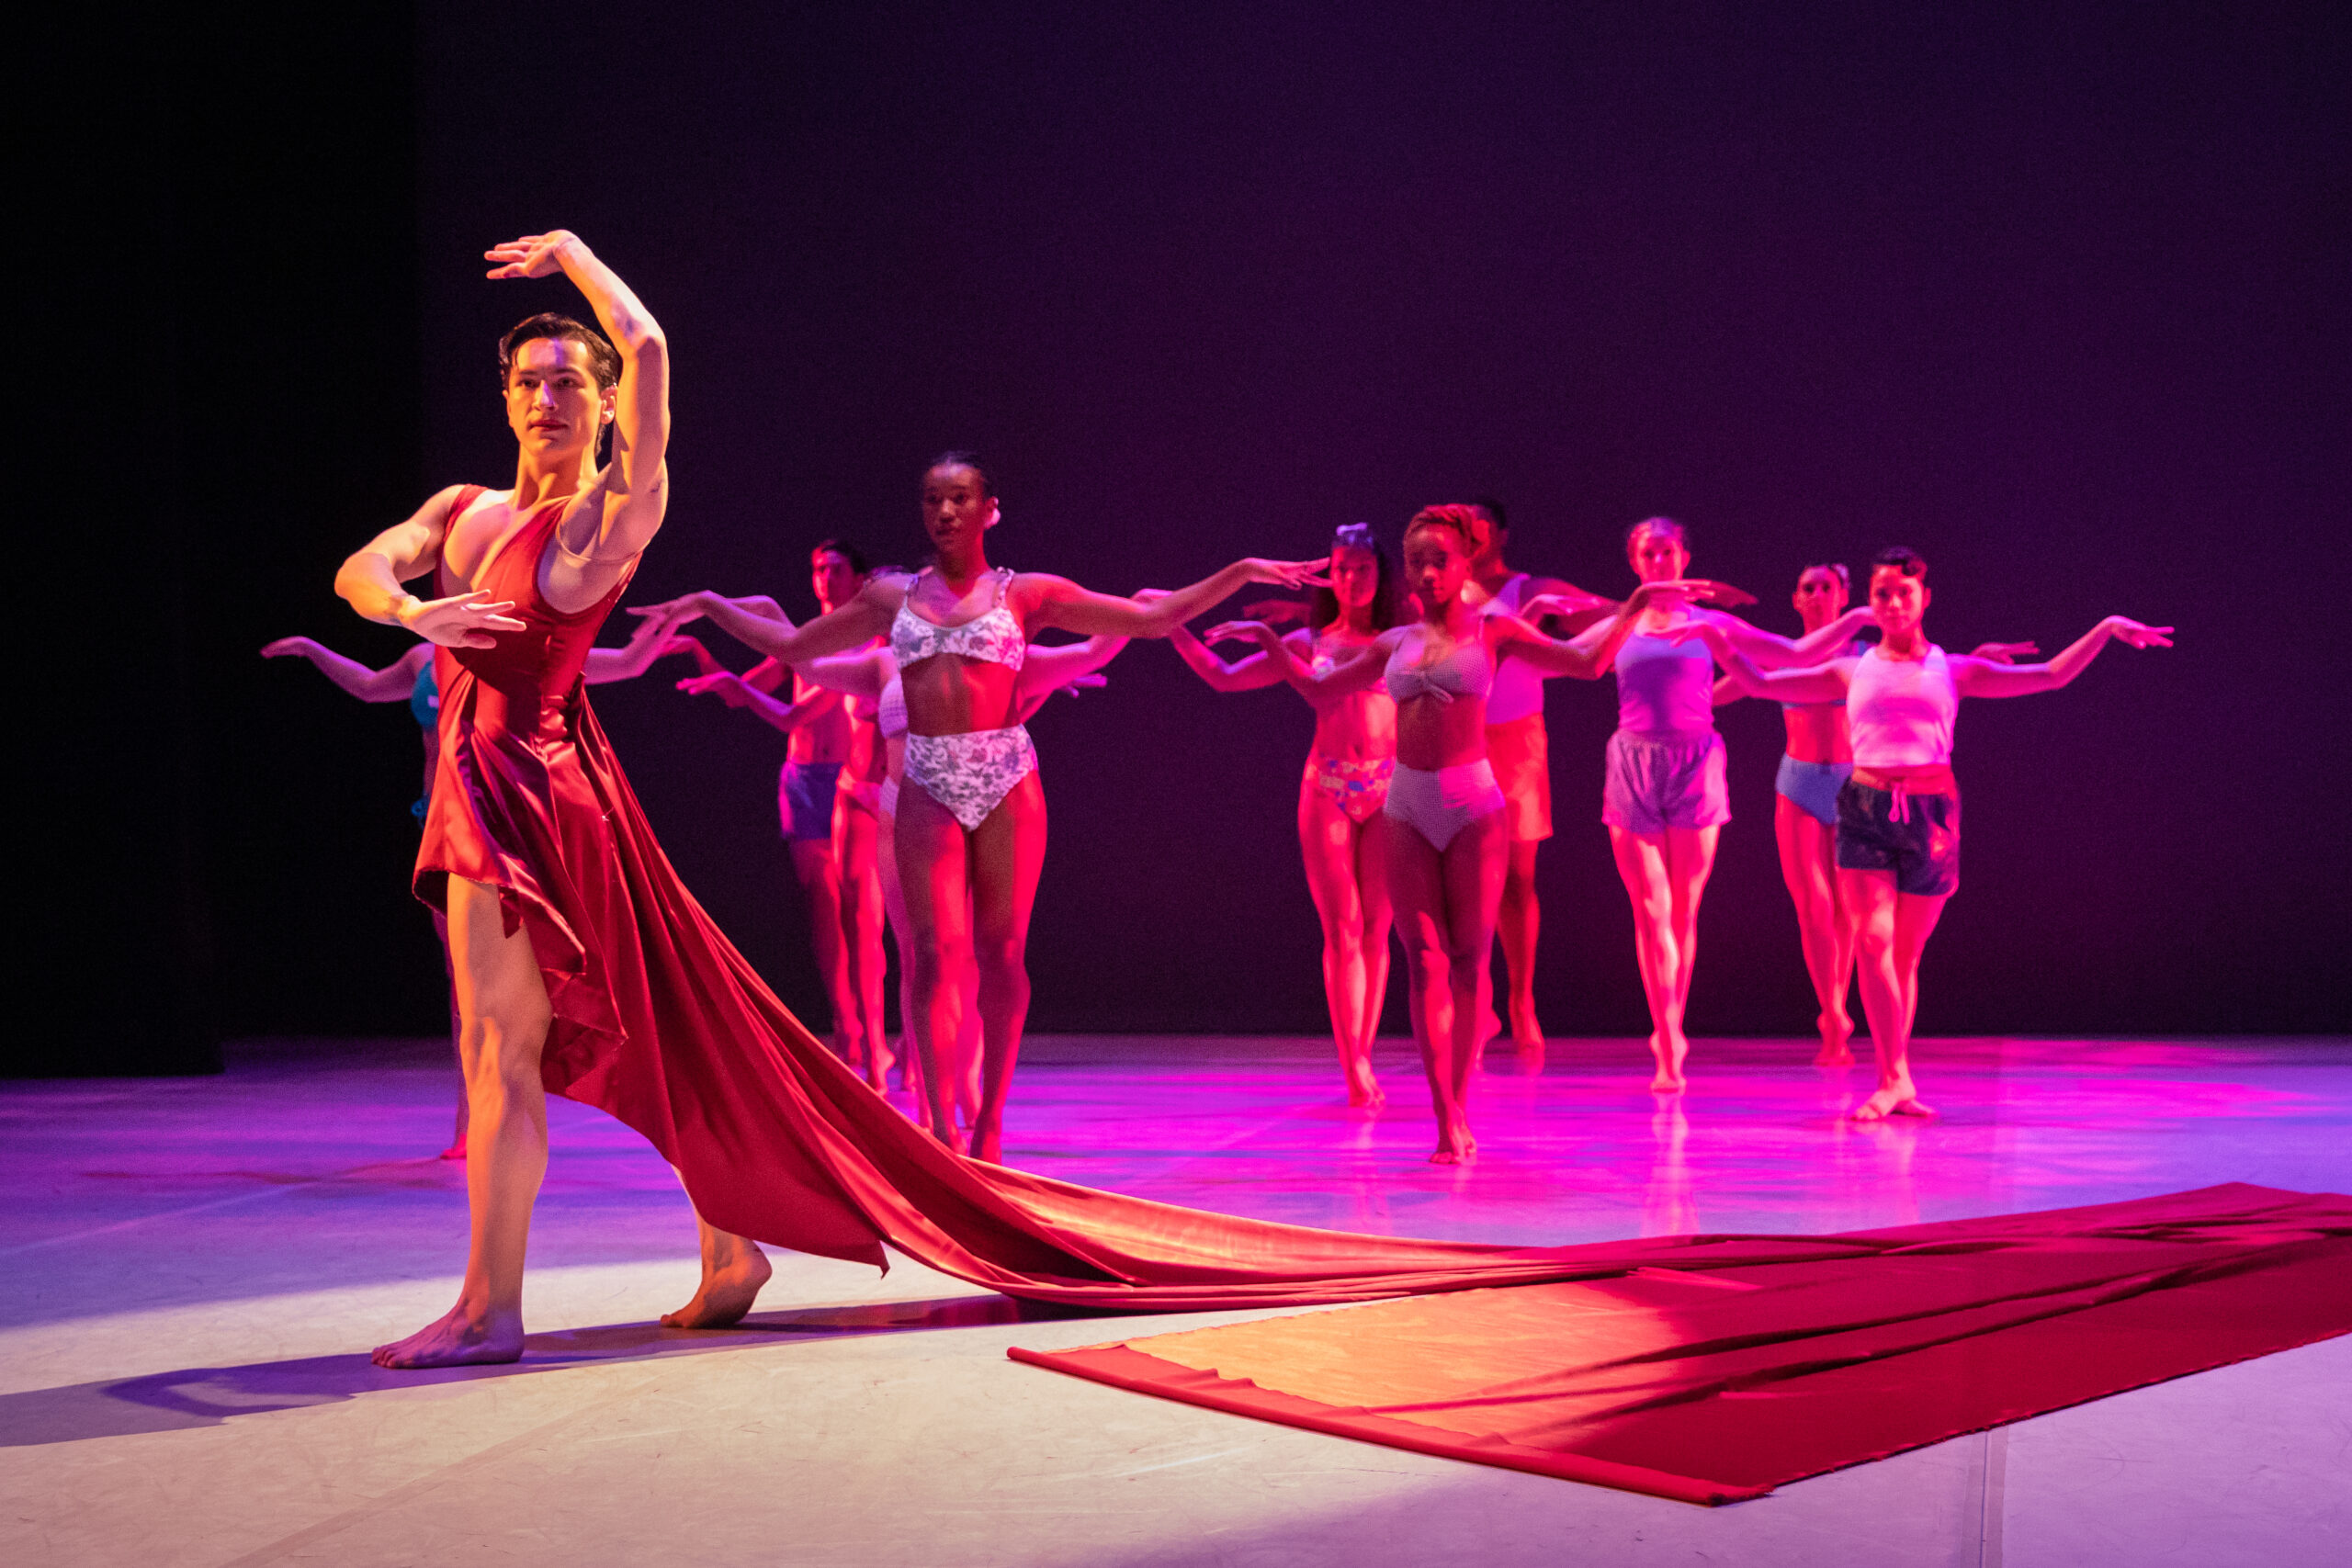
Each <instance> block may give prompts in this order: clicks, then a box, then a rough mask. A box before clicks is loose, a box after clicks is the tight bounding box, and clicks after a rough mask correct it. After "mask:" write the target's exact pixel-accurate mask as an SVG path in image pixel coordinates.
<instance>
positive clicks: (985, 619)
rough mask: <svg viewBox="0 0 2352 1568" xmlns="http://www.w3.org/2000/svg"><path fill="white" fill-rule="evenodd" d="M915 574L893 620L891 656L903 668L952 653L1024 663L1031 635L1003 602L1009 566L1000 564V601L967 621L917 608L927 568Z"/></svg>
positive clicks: (1015, 666) (993, 661)
mask: <svg viewBox="0 0 2352 1568" xmlns="http://www.w3.org/2000/svg"><path fill="white" fill-rule="evenodd" d="M930 570H931V569H930V568H929V567H925V568H924V569H923V572H922V573H918V574H916V577H915V580H914V581H913V582H910V583H908V584H907V596H906V597H905V598H904V599H902V600H900V601H899V615H898V619H896V620H894V621H892V622H891V623H890V657H891V658H893V659H895V660H898V661H899V669H901V670H905V669H909V668H910V667H912V666H914V665H917V664H920V663H922V661H923V660H926V659H933V658H936V657H937V656H938V655H940V654H943V653H952V654H954V655H955V656H956V658H958V659H977V660H979V661H980V662H982V663H984V664H1002V665H1006V666H1008V667H1010V668H1012V669H1014V670H1018V669H1020V668H1021V660H1023V657H1025V656H1026V655H1027V653H1028V651H1029V639H1028V637H1026V636H1024V635H1023V632H1022V630H1021V621H1020V618H1019V617H1018V616H1016V615H1013V613H1012V611H1010V610H1008V609H1006V608H1005V607H1004V590H1005V586H1006V584H1008V583H1010V582H1011V581H1012V570H1010V569H1009V568H1005V567H999V568H997V570H996V571H995V572H994V573H993V574H992V575H993V576H994V577H995V578H996V602H995V603H994V604H990V605H989V607H988V608H987V609H986V610H984V611H982V612H981V613H980V614H978V615H974V616H973V617H972V618H971V619H970V620H968V621H963V622H959V623H958V624H956V625H955V626H941V625H940V624H939V623H938V622H937V621H934V620H932V619H930V618H929V617H928V616H924V615H917V614H915V588H916V585H917V584H919V583H921V582H922V578H923V574H924V573H927V572H929V571H930Z"/></svg>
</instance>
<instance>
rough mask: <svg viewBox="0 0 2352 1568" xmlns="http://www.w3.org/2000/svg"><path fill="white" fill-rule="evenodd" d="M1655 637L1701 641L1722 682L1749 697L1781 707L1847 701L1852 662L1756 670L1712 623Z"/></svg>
mask: <svg viewBox="0 0 2352 1568" xmlns="http://www.w3.org/2000/svg"><path fill="white" fill-rule="evenodd" d="M1841 619H1842V617H1841ZM1831 624H1832V625H1835V624H1837V623H1835V622H1833V623H1831ZM1657 637H1658V638H1659V640H1660V641H1663V642H1671V643H1685V642H1689V641H1690V640H1691V638H1693V637H1697V638H1699V639H1700V640H1702V641H1703V642H1704V643H1705V644H1706V645H1707V650H1708V651H1709V652H1711V653H1713V655H1714V656H1715V663H1716V664H1717V665H1719V666H1721V667H1722V669H1723V672H1724V678H1725V679H1727V680H1728V681H1730V682H1731V683H1732V684H1733V685H1734V686H1736V688H1738V690H1739V691H1741V692H1742V693H1744V694H1747V695H1748V696H1751V697H1768V698H1770V699H1772V700H1773V701H1775V702H1783V703H1842V702H1844V701H1845V700H1846V683H1847V681H1848V678H1849V676H1850V675H1851V674H1852V672H1853V663H1854V661H1853V660H1851V659H1833V660H1829V661H1828V662H1827V663H1826V664H1817V665H1815V666H1814V667H1812V668H1811V669H1806V670H1759V669H1758V668H1757V667H1756V662H1755V660H1751V659H1749V658H1748V657H1747V655H1746V654H1745V653H1742V652H1741V651H1740V650H1739V649H1736V648H1735V647H1733V646H1732V642H1731V638H1730V637H1726V636H1725V635H1724V629H1723V627H1722V626H1720V625H1718V624H1717V623H1716V622H1714V621H1713V620H1712V619H1710V620H1703V621H1701V620H1691V621H1685V622H1683V623H1682V624H1681V625H1680V626H1668V628H1667V629H1666V630H1664V631H1662V632H1659V633H1657Z"/></svg>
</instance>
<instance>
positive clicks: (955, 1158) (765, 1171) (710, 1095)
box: [415, 491, 1658, 1311]
mask: <svg viewBox="0 0 2352 1568" xmlns="http://www.w3.org/2000/svg"><path fill="white" fill-rule="evenodd" d="M479 493H480V492H479V491H473V492H471V493H469V494H466V495H463V496H461V497H460V498H459V508H458V510H459V511H462V510H463V509H464V507H465V506H466V505H468V504H470V502H471V501H472V499H473V496H474V495H475V494H479ZM561 513H562V505H561V503H560V502H559V503H553V504H550V505H548V506H547V507H544V508H542V509H541V510H540V511H539V513H537V515H536V516H534V517H533V518H531V520H530V521H529V522H528V523H527V524H526V525H524V527H523V528H522V529H521V530H520V531H518V532H517V533H516V534H515V536H513V537H512V538H511V539H510V540H509V541H508V542H507V544H506V547H504V548H503V550H501V551H500V552H499V554H498V556H497V558H495V559H493V560H492V561H491V562H489V563H488V565H487V567H486V570H484V572H483V574H482V576H481V580H480V581H478V582H477V583H476V584H475V586H476V587H478V588H481V589H485V590H487V591H488V592H490V593H491V595H492V597H493V598H495V599H508V600H512V601H514V603H515V610H514V611H513V614H514V615H515V616H516V617H517V618H519V619H520V620H522V621H523V622H524V623H525V628H524V629H523V630H521V631H519V632H507V633H501V634H499V637H498V641H497V645H496V646H495V647H492V648H486V649H470V648H466V649H449V648H443V649H437V650H436V652H435V659H436V660H437V663H436V665H435V671H436V673H437V674H438V676H439V677H440V682H441V760H440V771H439V773H438V774H437V775H436V776H435V781H434V786H433V800H432V806H431V808H430V810H429V812H428V814H427V817H426V819H425V825H424V846H423V848H422V850H421V851H420V852H419V853H418V856H417V863H416V879H415V887H416V893H417V896H418V897H420V898H422V899H424V901H425V902H426V903H428V904H430V905H432V906H434V907H435V908H446V907H447V879H448V878H449V877H452V876H462V877H465V878H467V879H468V880H469V881H473V882H478V883H483V884H487V885H489V886H494V887H496V888H497V889H498V890H499V897H500V902H501V905H502V907H503V909H504V912H505V918H506V922H507V929H508V930H509V931H514V930H515V929H516V928H517V927H519V928H520V929H522V930H524V931H527V932H528V933H529V936H530V942H531V947H532V951H533V952H534V953H536V954H537V958H538V964H539V972H540V974H541V976H544V977H545V979H546V982H547V992H548V1000H549V1002H550V1003H551V1004H552V1005H553V1008H554V1012H555V1021H554V1024H553V1026H552V1028H551V1029H550V1031H549V1032H548V1042H547V1048H546V1054H545V1056H544V1059H543V1065H542V1067H541V1075H542V1077H543V1078H544V1080H545V1082H546V1085H547V1088H548V1091H549V1092H551V1093H554V1094H559V1095H562V1096H565V1097H567V1098H569V1099H571V1100H579V1101H581V1102H582V1103H583V1104H588V1105H593V1106H595V1107H596V1108H597V1109H598V1110H601V1111H605V1112H607V1113H609V1114H610V1115H612V1116H613V1117H615V1118H616V1119H617V1120H619V1121H621V1122H625V1123H627V1124H628V1126H630V1127H633V1128H635V1129H636V1130H637V1131H638V1132H639V1133H641V1134H644V1135H645V1136H646V1138H647V1139H649V1140H650V1142H651V1143H652V1145H653V1146H654V1147H655V1148H657V1149H659V1150H660V1151H661V1152H662V1157H663V1158H665V1159H667V1160H668V1161H669V1162H670V1163H671V1164H672V1165H673V1166H675V1167H676V1168H678V1171H679V1173H680V1174H681V1176H683V1177H684V1181H685V1187H686V1190H687V1192H688V1193H689V1194H690V1195H691V1196H692V1197H693V1199H694V1202H695V1208H697V1209H698V1210H700V1211H701V1212H702V1213H703V1215H704V1217H705V1218H707V1220H709V1221H710V1223H711V1224H715V1225H718V1226H719V1227H720V1228H721V1229H724V1230H729V1231H733V1232H735V1233H736V1234H738V1235H746V1236H750V1237H752V1238H753V1239H754V1240H757V1241H762V1242H766V1243H769V1244H771V1245H773V1246H776V1247H792V1248H795V1249H797V1250H798V1251H802V1252H813V1253H819V1254H821V1255H823V1256H825V1257H828V1258H847V1259H850V1260H852V1261H854V1262H862V1263H872V1264H875V1265H876V1266H877V1267H879V1266H887V1265H886V1264H885V1259H884V1256H883V1250H882V1249H883V1245H884V1244H885V1243H888V1244H889V1245H890V1246H892V1247H897V1248H898V1249H899V1251H901V1252H903V1253H905V1254H907V1255H908V1256H910V1257H911V1258H916V1259H918V1260H920V1261H922V1263H925V1264H927V1265H929V1266H930V1267H932V1268H933V1269H938V1270H940V1271H941V1272H943V1273H946V1274H952V1275H955V1276H956V1277H957V1278H958V1279H963V1280H970V1281H971V1282H973V1283H974V1284H978V1285H984V1286H987V1287H989V1289H992V1290H996V1291H1001V1292H1004V1293H1005V1294H1007V1295H1012V1296H1020V1297H1027V1298H1031V1299H1036V1300H1044V1301H1055V1302H1067V1303H1080V1304H1084V1305H1089V1306H1100V1307H1111V1308H1132V1309H1137V1310H1152V1311H1168V1310H1181V1309H1187V1308H1214V1307H1227V1306H1243V1305H1261V1306H1274V1305H1285V1304H1297V1303H1317V1302H1346V1301H1363V1300H1370V1299H1374V1298H1377V1297H1382V1296H1395V1295H1402V1294H1408V1293H1414V1292H1425V1291H1448V1290H1461V1289H1465V1288H1468V1287H1472V1286H1482V1285H1508V1284H1521V1283H1531V1282H1534V1281H1537V1280H1561V1279H1572V1278H1580V1277H1589V1276H1592V1275H1596V1274H1601V1273H1609V1272H1614V1271H1617V1270H1620V1269H1623V1268H1624V1267H1626V1266H1627V1261H1626V1260H1625V1259H1623V1258H1616V1257H1615V1256H1614V1252H1615V1250H1616V1249H1613V1248H1605V1247H1604V1248H1593V1247H1563V1248H1549V1247H1482V1246H1472V1245H1467V1244H1458V1243H1449V1242H1430V1241H1409V1240H1397V1239H1394V1238H1389V1237H1383V1236H1370V1235H1348V1234H1346V1233H1343V1232H1338V1231H1320V1230H1310V1229H1306V1228H1303V1227H1300V1226H1295V1225H1281V1224H1268V1223H1266V1222H1263V1221H1257V1220H1244V1219H1236V1218H1233V1217H1230V1216H1227V1215H1223V1214H1212V1213H1204V1212H1201V1211H1199V1210H1193V1209H1180V1208H1175V1207H1172V1206H1170V1205H1168V1204H1164V1203H1154V1202H1150V1201H1146V1200H1143V1199H1138V1198H1126V1197H1121V1196H1119V1195H1117V1194H1115V1193H1110V1192H1098V1191H1096V1190H1092V1189H1091V1188H1085V1187H1079V1186H1075V1185H1072V1184H1070V1183H1069V1182H1063V1181H1055V1180H1052V1179H1048V1178H1046V1177H1039V1176H1031V1175H1028V1174H1026V1173H1024V1172H1022V1171H1016V1170H1008V1169H1005V1168H1001V1167H998V1166H993V1165H988V1164H984V1163H981V1162H978V1161H975V1160H971V1159H967V1158H966V1157H965V1156H961V1155H958V1154H956V1153H955V1152H953V1151H952V1150H950V1149H947V1148H945V1147H944V1146H943V1145H940V1144H939V1143H938V1142H937V1141H936V1140H934V1139H933V1138H932V1137H931V1136H930V1135H929V1134H926V1133H925V1132H923V1131H922V1129H921V1128H919V1127H917V1126H916V1125H915V1124H914V1123H913V1122H910V1121H908V1120H907V1119H906V1118H905V1117H904V1116H902V1115H900V1114H899V1112H898V1111H896V1110H894V1109H892V1108H891V1107H890V1105H889V1104H888V1102H887V1101H885V1100H883V1099H882V1098H881V1096H879V1095H877V1094H876V1093H875V1092H874V1091H873V1090H872V1089H868V1088H867V1087H866V1086H865V1082H864V1081H863V1080H861V1079H860V1078H859V1077H858V1076H857V1075H856V1074H855V1073H854V1072H852V1071H851V1070H850V1069H849V1068H848V1067H847V1066H844V1065H842V1063H841V1062H840V1061H839V1060H837V1059H836V1058H835V1057H834V1056H833V1055H832V1054H831V1052H830V1051H829V1050H827V1049H826V1048H825V1046H824V1045H823V1044H821V1043H819V1041H818V1040H817V1038H816V1037H815V1036H814V1035H812V1034H811V1033H809V1031H808V1030H807V1029H806V1028H804V1027H802V1025H801V1022H800V1021H799V1020H798V1019H797V1018H795V1017H793V1016H792V1014H791V1013H790V1012H789V1011H788V1010H786V1008H785V1006H784V1004H783V1003H782V1002H780V1001H778V1000H777V999H776V998H775V994H774V993H773V992H771V991H770V990H769V989H768V987H767V986H766V985H765V984H764V983H763V981H762V980H761V979H760V977H759V976H758V975H757V974H756V973H754V972H753V970H752V965H751V964H748V963H747V962H745V961H744V958H743V956H742V954H741V953H738V952H736V951H735V948H734V945H733V944H732V943H730V942H729V941H728V940H727V938H726V937H725V936H723V935H721V934H720V932H719V930H718V927H717V926H716V925H714V924H713V923H712V922H711V919H710V917H709V916H707V915H706V914H705V913H704V912H703V909H702V906H701V905H699V904H697V903H695V900H694V897H693V896H692V895H690V894H689V893H688V892H687V891H686V889H685V887H684V885H683V884H681V883H680V882H679V880H678V876H677V874H676V873H675V872H674V871H673V870H672V869H671V866H670V863H669V861H668V860H667V859H665V858H664V857H663V855H662V849H661V846H660V845H659V844H657V843H656V842H655V841H654V838H653V831H652V829H651V828H650V826H648V824H647V822H646V819H645V814H644V813H643V812H642V811H641V810H639V807H638V804H637V798H636V796H635V795H632V794H630V793H629V786H628V779H627V778H626V777H624V776H623V774H622V773H621V767H620V763H619V761H618V760H617V759H616V758H615V757H614V755H613V752H612V748H611V746H610V745H609V744H608V743H607V742H606V741H605V732H604V730H603V729H602V728H600V727H599V726H598V725H597V722H596V714H595V710H594V708H593V707H591V706H590V705H589V702H588V694H587V689H586V686H585V684H584V682H582V679H581V671H582V667H583V665H584V664H585V663H586V661H587V657H588V649H589V647H590V645H591V644H593V643H594V640H595V637H596V633H597V630H598V629H599V628H600V627H601V626H603V625H604V622H605V616H606V615H609V614H610V613H611V611H612V608H613V605H614V604H615V603H616V602H617V601H618V599H619V598H620V595H621V592H622V589H621V587H616V588H615V589H614V590H613V592H610V593H608V594H606V595H605V597H604V598H603V599H602V600H601V601H599V602H598V603H596V604H593V605H591V606H589V607H588V608H587V609H585V610H581V611H578V612H575V613H572V614H570V615H566V614H564V613H562V612H560V611H558V610H557V609H555V608H554V607H553V606H552V605H550V604H548V603H547V601H546V600H545V599H544V598H542V597H541V596H540V593H539V590H538V567H539V561H540V558H541V556H542V554H543V553H544V552H545V551H546V550H547V548H548V547H549V544H550V542H551V541H552V539H553V537H554V532H555V525H556V522H557V519H558V518H559V517H560V515H561ZM623 586H626V584H624V585H623ZM1636 1250H1638V1251H1640V1252H1641V1253H1642V1254H1643V1260H1644V1261H1648V1262H1652V1263H1655V1262H1657V1261H1658V1259H1657V1258H1656V1257H1655V1256H1654V1255H1655V1254H1656V1252H1657V1244H1655V1243H1651V1244H1647V1245H1646V1246H1645V1247H1639V1248H1636Z"/></svg>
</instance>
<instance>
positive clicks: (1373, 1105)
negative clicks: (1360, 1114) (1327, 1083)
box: [1348, 1062, 1388, 1111]
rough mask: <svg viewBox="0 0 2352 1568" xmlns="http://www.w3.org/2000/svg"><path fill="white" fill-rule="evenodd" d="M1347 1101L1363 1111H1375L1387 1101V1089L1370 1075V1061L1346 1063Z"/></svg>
mask: <svg viewBox="0 0 2352 1568" xmlns="http://www.w3.org/2000/svg"><path fill="white" fill-rule="evenodd" d="M1348 1103H1349V1104H1350V1105H1351V1106H1354V1107H1356V1108H1358V1109H1360V1110H1365V1111H1377V1110H1379V1109H1380V1108H1381V1107H1382V1106H1384V1105H1385V1104H1387V1103H1388V1091H1387V1090H1386V1089H1383V1088H1381V1087H1380V1080H1379V1079H1378V1078H1376V1077H1373V1076H1372V1064H1371V1063H1370V1062H1351V1063H1349V1064H1348Z"/></svg>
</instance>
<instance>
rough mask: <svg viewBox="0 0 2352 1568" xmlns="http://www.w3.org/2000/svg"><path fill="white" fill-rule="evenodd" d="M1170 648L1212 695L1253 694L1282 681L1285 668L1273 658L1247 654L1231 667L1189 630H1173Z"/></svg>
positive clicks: (1169, 643) (1186, 627) (1189, 628)
mask: <svg viewBox="0 0 2352 1568" xmlns="http://www.w3.org/2000/svg"><path fill="white" fill-rule="evenodd" d="M1294 635H1296V634H1294ZM1168 646H1169V647H1170V648H1172V649H1175V650H1176V657H1177V658H1179V659H1181V660H1183V661H1184V665H1185V668H1187V669H1189V670H1191V671H1192V672H1193V674H1195V675H1198V676H1199V677H1200V678H1201V679H1202V680H1204V681H1205V682H1208V683H1209V687H1210V689H1211V690H1213V691H1219V692H1254V691H1257V690H1259V689H1260V688H1261V687H1264V686H1279V685H1281V684H1282V682H1283V675H1284V671H1283V667H1282V666H1281V665H1280V664H1278V663H1276V662H1275V661H1274V660H1273V659H1272V657H1271V656H1270V655H1268V654H1266V653H1263V652H1258V653H1245V654H1243V655H1242V656H1241V657H1240V658H1238V659H1237V660H1233V662H1231V663H1230V664H1228V663H1227V662H1226V661H1225V660H1222V659H1219V658H1218V657H1217V656H1216V654H1214V653H1211V652H1210V651H1209V648H1208V644H1206V643H1204V642H1203V641H1202V640H1201V639H1200V638H1199V637H1194V636H1193V631H1192V628H1191V627H1190V626H1176V627H1173V628H1172V629H1170V632H1169V634H1168Z"/></svg>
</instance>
